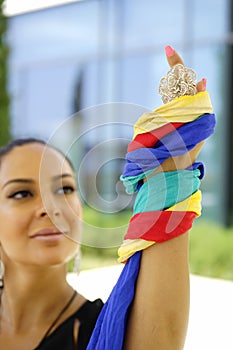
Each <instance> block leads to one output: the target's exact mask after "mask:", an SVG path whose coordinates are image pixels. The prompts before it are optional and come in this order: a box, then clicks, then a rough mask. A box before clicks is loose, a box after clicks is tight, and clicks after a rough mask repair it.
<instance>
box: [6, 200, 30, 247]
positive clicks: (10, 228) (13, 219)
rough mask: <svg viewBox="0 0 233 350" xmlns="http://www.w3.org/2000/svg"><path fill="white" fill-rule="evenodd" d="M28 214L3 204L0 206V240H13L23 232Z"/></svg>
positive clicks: (25, 228)
mask: <svg viewBox="0 0 233 350" xmlns="http://www.w3.org/2000/svg"><path fill="white" fill-rule="evenodd" d="M28 222H29V219H28V215H25V213H24V214H23V213H21V212H19V211H18V210H12V208H9V207H7V206H5V207H4V208H2V207H0V242H2V244H3V241H9V240H13V239H14V238H16V237H18V236H21V235H23V234H25V232H26V230H27V226H28Z"/></svg>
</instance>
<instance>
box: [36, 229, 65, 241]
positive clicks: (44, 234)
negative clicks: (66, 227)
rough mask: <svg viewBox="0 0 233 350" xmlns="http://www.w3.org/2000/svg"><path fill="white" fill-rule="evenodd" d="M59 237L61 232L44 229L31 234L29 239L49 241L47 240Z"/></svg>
mask: <svg viewBox="0 0 233 350" xmlns="http://www.w3.org/2000/svg"><path fill="white" fill-rule="evenodd" d="M60 236H63V232H61V231H58V229H56V228H44V229H41V230H39V231H37V232H35V233H33V234H32V235H31V236H30V238H42V239H43V238H44V239H46V238H47V239H49V238H58V237H60Z"/></svg>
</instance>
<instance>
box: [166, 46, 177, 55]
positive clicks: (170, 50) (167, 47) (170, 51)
mask: <svg viewBox="0 0 233 350" xmlns="http://www.w3.org/2000/svg"><path fill="white" fill-rule="evenodd" d="M165 52H166V55H167V56H168V57H171V56H173V55H174V53H175V50H174V49H173V48H172V47H171V46H169V45H168V46H166V47H165Z"/></svg>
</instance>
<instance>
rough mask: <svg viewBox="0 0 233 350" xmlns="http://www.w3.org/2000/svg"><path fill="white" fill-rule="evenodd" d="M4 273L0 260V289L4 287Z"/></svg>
mask: <svg viewBox="0 0 233 350" xmlns="http://www.w3.org/2000/svg"><path fill="white" fill-rule="evenodd" d="M4 272H5V267H4V264H3V262H2V261H1V260H0V289H2V288H3V287H4V283H3V276H4Z"/></svg>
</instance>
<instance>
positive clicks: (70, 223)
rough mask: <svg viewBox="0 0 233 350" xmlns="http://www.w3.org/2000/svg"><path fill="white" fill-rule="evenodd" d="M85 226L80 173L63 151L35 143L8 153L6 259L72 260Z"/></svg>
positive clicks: (2, 243)
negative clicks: (83, 224) (79, 182)
mask: <svg viewBox="0 0 233 350" xmlns="http://www.w3.org/2000/svg"><path fill="white" fill-rule="evenodd" d="M45 149H46V153H44V151H45ZM80 227H81V206H80V201H79V198H78V195H77V190H76V180H75V175H74V172H73V170H72V168H71V167H70V165H69V163H68V161H67V160H65V159H64V157H63V156H62V155H61V154H60V153H59V152H57V151H56V150H53V149H52V148H48V147H45V146H43V145H41V144H39V143H31V144H27V145H24V146H20V147H16V148H14V149H13V150H12V151H11V152H10V153H8V154H7V155H6V156H4V157H3V159H2V161H1V165H0V248H1V250H0V252H1V255H0V256H1V259H2V260H3V261H4V262H5V263H7V261H11V262H16V263H23V264H31V265H36V266H38V265H42V266H46V265H55V264H61V263H63V262H67V261H68V260H69V259H70V258H71V257H72V256H73V255H74V254H75V252H76V251H77V249H78V244H77V243H75V242H74V241H76V242H78V241H79V239H80ZM64 233H65V234H64ZM68 237H71V238H72V239H73V240H72V239H69V238H68Z"/></svg>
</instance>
